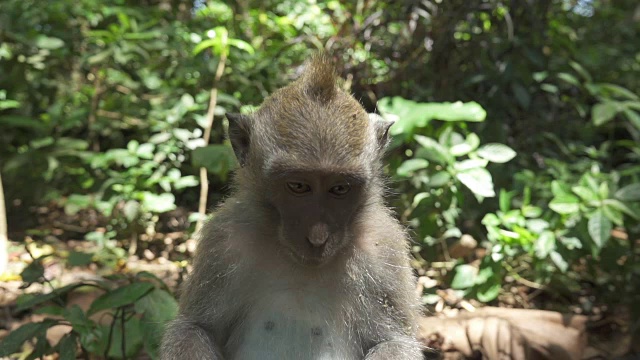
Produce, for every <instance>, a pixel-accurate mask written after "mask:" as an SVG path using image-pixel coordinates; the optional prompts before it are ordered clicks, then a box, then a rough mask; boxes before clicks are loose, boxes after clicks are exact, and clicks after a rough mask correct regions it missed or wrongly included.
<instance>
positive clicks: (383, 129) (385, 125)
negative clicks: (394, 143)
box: [369, 113, 395, 148]
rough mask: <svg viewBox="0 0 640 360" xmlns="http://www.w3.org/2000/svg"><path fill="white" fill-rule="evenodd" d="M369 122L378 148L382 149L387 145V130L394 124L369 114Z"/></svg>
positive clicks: (391, 121)
mask: <svg viewBox="0 0 640 360" xmlns="http://www.w3.org/2000/svg"><path fill="white" fill-rule="evenodd" d="M369 121H371V125H373V129H374V130H375V134H376V139H377V140H378V147H380V148H384V147H386V146H387V144H388V143H389V128H390V127H391V125H393V124H394V123H395V121H393V120H386V119H384V118H383V117H382V116H380V115H378V114H373V113H371V114H369Z"/></svg>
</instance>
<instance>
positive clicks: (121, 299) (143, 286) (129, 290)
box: [87, 282, 154, 315]
mask: <svg viewBox="0 0 640 360" xmlns="http://www.w3.org/2000/svg"><path fill="white" fill-rule="evenodd" d="M153 288H154V286H153V284H150V283H147V282H138V283H133V284H129V285H126V286H123V287H120V288H117V289H115V290H113V291H110V292H107V293H105V294H103V295H102V296H100V297H99V298H97V299H96V300H95V301H94V302H93V303H92V304H91V307H90V308H89V311H88V312H87V313H88V314H89V315H93V314H95V313H96V312H98V311H102V310H106V309H114V308H118V307H122V306H126V305H129V304H133V303H134V302H136V301H137V300H138V299H140V298H141V297H143V296H144V295H145V294H147V293H148V292H149V291H151V290H152V289H153Z"/></svg>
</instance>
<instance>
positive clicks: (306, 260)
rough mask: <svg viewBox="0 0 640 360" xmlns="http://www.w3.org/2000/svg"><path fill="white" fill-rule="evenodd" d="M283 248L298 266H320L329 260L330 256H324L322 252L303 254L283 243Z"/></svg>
mask: <svg viewBox="0 0 640 360" xmlns="http://www.w3.org/2000/svg"><path fill="white" fill-rule="evenodd" d="M283 248H284V252H285V253H286V254H287V256H288V257H289V258H290V259H291V260H293V262H294V263H296V264H297V265H300V266H307V267H321V266H323V265H325V264H326V263H328V262H329V261H330V260H331V257H330V256H324V255H323V254H322V253H318V254H304V253H300V252H298V251H296V250H294V249H291V248H290V247H289V246H286V245H284V246H283Z"/></svg>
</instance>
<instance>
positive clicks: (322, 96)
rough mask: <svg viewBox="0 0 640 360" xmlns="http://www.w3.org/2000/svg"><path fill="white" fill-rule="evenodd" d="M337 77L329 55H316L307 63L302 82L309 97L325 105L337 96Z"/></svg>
mask: <svg viewBox="0 0 640 360" xmlns="http://www.w3.org/2000/svg"><path fill="white" fill-rule="evenodd" d="M337 77H338V75H337V74H336V68H335V66H334V64H333V62H332V61H331V58H330V57H329V55H327V54H326V53H316V54H314V55H313V56H312V57H311V58H310V59H309V60H308V61H307V62H306V64H305V68H304V73H303V75H302V78H301V81H302V86H303V89H304V91H305V93H306V94H307V96H309V97H310V98H312V99H314V100H316V101H319V102H320V103H321V104H325V103H327V102H329V101H330V100H331V99H333V98H334V97H335V96H336V92H337V86H336V80H337Z"/></svg>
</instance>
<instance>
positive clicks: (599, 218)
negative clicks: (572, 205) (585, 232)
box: [588, 210, 613, 249]
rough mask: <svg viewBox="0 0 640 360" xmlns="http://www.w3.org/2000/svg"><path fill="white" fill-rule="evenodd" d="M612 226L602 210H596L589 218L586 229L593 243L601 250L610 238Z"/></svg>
mask: <svg viewBox="0 0 640 360" xmlns="http://www.w3.org/2000/svg"><path fill="white" fill-rule="evenodd" d="M612 228H613V225H612V224H611V220H609V218H607V217H606V216H605V214H604V212H603V211H602V210H596V211H595V212H594V213H593V214H592V215H591V218H589V223H588V229H589V235H591V239H592V240H593V243H594V244H595V245H596V246H597V247H598V249H602V248H603V247H604V246H605V245H606V243H607V241H608V240H609V238H610V237H611V229H612Z"/></svg>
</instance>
